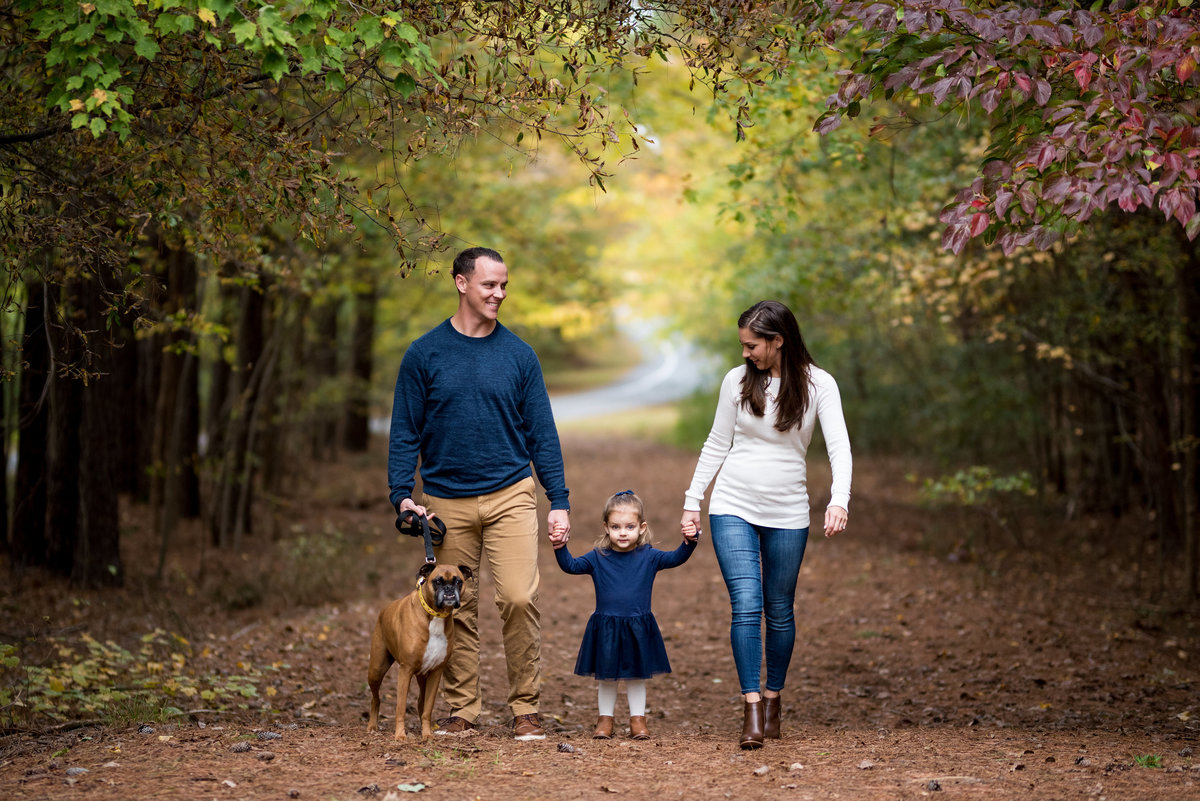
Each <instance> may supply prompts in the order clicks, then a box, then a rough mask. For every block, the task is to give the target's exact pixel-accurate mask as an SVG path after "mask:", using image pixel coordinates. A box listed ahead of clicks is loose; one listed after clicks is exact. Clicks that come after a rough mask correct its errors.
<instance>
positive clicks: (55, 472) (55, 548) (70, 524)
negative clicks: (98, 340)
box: [46, 281, 83, 576]
mask: <svg viewBox="0 0 1200 801" xmlns="http://www.w3.org/2000/svg"><path fill="white" fill-rule="evenodd" d="M77 294H78V281H76V282H73V283H72V284H69V285H68V288H67V290H66V295H65V297H63V298H60V299H56V298H54V297H53V295H51V296H50V297H51V302H50V303H49V304H48V305H47V308H46V318H47V323H48V324H49V325H50V326H51V330H52V331H53V332H54V337H53V341H54V342H55V347H54V350H55V352H56V354H57V356H58V359H57V361H58V369H56V370H55V372H53V373H52V374H51V375H50V438H49V447H48V448H47V459H46V508H47V514H46V565H47V566H48V567H49V568H50V569H51V570H53V571H54V572H55V573H58V574H60V575H63V576H70V575H71V573H72V571H73V568H74V565H73V563H74V560H75V547H76V544H77V540H78V538H79V528H78V523H79V478H80V474H79V468H80V458H79V457H80V443H79V429H80V423H81V421H82V420H83V382H82V381H80V380H79V379H78V378H73V377H71V376H70V375H68V374H67V372H66V370H67V369H68V368H71V369H77V368H78V366H79V364H80V362H81V360H82V348H81V347H80V341H79V337H78V334H77V324H78V322H79V320H78V319H76V318H75V314H76V312H77V309H73V308H72V306H71V304H70V302H69V298H70V297H72V296H75V295H77Z"/></svg>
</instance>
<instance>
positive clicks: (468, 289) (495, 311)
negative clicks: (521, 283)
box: [454, 256, 508, 320]
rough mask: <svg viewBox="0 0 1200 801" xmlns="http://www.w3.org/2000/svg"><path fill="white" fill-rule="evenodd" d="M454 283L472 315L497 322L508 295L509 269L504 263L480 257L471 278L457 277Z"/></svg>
mask: <svg viewBox="0 0 1200 801" xmlns="http://www.w3.org/2000/svg"><path fill="white" fill-rule="evenodd" d="M454 283H455V284H456V285H457V286H458V291H459V292H460V293H462V302H463V304H464V305H465V306H466V307H467V309H468V310H469V311H470V312H471V313H472V314H474V315H476V316H478V317H479V318H481V319H484V320H495V319H496V317H497V316H498V315H499V314H500V304H501V303H503V302H504V298H505V297H506V296H507V295H508V268H507V267H505V266H504V262H502V261H495V260H493V259H489V258H487V257H486V256H480V257H479V258H478V259H476V260H475V271H474V272H473V273H471V275H470V276H462V275H458V276H455V278H454Z"/></svg>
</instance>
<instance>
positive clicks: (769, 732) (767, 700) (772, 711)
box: [763, 695, 783, 740]
mask: <svg viewBox="0 0 1200 801" xmlns="http://www.w3.org/2000/svg"><path fill="white" fill-rule="evenodd" d="M782 709H783V699H782V698H780V697H779V696H778V695H777V696H775V697H774V698H772V697H770V696H768V695H764V696H763V736H764V737H766V738H768V739H771V740H778V739H779V713H780V711H782Z"/></svg>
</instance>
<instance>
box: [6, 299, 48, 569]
mask: <svg viewBox="0 0 1200 801" xmlns="http://www.w3.org/2000/svg"><path fill="white" fill-rule="evenodd" d="M49 291H50V290H49V288H48V287H47V286H46V285H45V284H43V283H41V282H40V281H39V282H33V283H30V284H28V285H27V287H26V295H27V300H26V304H25V331H24V335H23V337H22V346H21V375H20V389H19V390H18V395H17V438H18V439H17V476H16V485H15V489H14V492H13V499H14V504H13V515H12V531H11V534H10V543H11V545H12V554H13V562H14V564H17V565H22V566H24V565H45V564H46V480H47V477H48V476H49V472H48V470H47V465H46V455H47V453H48V452H49V447H48V445H49V436H50V397H49V381H50V375H51V372H52V370H53V367H52V365H51V360H50V358H51V357H50V343H49V341H48V338H49V335H50V334H49V328H48V327H47V325H46V312H47V303H48V299H49Z"/></svg>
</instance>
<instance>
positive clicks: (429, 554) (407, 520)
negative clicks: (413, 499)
mask: <svg viewBox="0 0 1200 801" xmlns="http://www.w3.org/2000/svg"><path fill="white" fill-rule="evenodd" d="M434 529H436V530H437V533H436V534H434V533H433V530H434ZM396 530H397V531H399V532H400V533H401V534H407V535H409V536H410V537H421V538H422V539H424V540H425V562H426V564H430V565H432V564H437V557H436V556H434V555H433V547H434V546H435V545H439V546H440V545H441V544H442V542H443V541H444V540H445V539H446V524H445V523H443V522H442V521H441V520H439V519H438V518H436V517H435V518H433V529H431V528H430V527H429V518H428V517H426V516H425V515H419V514H417V513H416V512H414V511H413V510H412V509H406V510H405V511H404V513H403V514H401V515H400V516H399V517H397V518H396Z"/></svg>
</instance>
